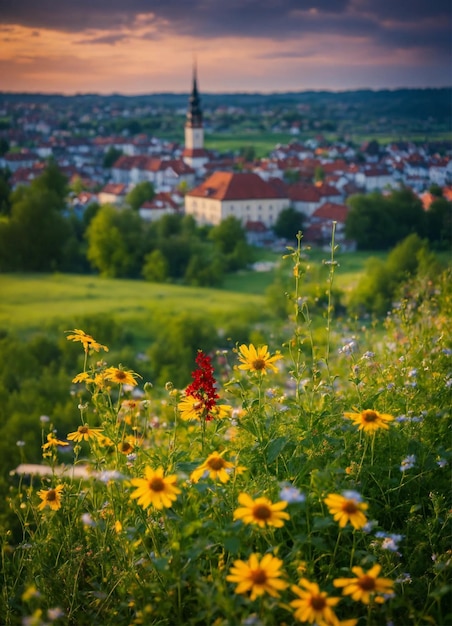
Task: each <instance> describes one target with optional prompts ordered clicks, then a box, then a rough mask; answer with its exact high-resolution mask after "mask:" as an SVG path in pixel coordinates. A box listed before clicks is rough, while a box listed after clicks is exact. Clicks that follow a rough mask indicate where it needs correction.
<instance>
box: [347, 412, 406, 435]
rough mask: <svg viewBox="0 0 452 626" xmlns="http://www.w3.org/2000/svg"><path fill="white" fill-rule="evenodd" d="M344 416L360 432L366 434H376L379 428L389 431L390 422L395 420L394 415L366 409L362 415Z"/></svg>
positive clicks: (349, 414)
mask: <svg viewBox="0 0 452 626" xmlns="http://www.w3.org/2000/svg"><path fill="white" fill-rule="evenodd" d="M344 415H345V417H347V418H348V419H350V420H352V422H353V423H354V424H355V425H356V426H358V430H363V431H364V432H365V433H374V432H375V431H376V430H378V429H379V428H385V429H386V430H389V426H388V422H392V421H393V419H394V417H393V416H392V415H388V414H387V413H379V412H378V411H373V410H372V409H365V410H364V411H361V413H344Z"/></svg>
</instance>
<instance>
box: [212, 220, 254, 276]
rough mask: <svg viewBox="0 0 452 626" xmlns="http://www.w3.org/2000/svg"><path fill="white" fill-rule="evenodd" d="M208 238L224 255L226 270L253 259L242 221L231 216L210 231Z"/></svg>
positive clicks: (244, 265)
mask: <svg viewBox="0 0 452 626" xmlns="http://www.w3.org/2000/svg"><path fill="white" fill-rule="evenodd" d="M208 238H209V239H210V240H211V241H213V242H214V245H215V247H216V249H217V250H218V251H219V252H220V253H221V254H222V255H224V258H225V261H226V270H228V271H235V270H238V269H240V268H242V267H246V265H247V264H248V263H249V262H250V260H251V256H252V254H251V248H250V247H249V246H248V244H247V241H246V233H245V230H244V228H243V226H242V224H241V222H240V221H239V220H238V219H237V218H235V217H234V216H232V215H231V216H229V217H227V218H226V219H225V220H223V221H222V222H221V223H220V224H218V225H217V226H214V227H213V228H212V230H211V231H210V232H209V235H208Z"/></svg>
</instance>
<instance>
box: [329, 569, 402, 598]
mask: <svg viewBox="0 0 452 626" xmlns="http://www.w3.org/2000/svg"><path fill="white" fill-rule="evenodd" d="M380 571H381V565H374V566H373V567H372V568H371V569H370V570H369V571H368V572H365V571H364V570H363V569H362V567H352V572H353V573H354V574H356V578H336V580H334V581H333V584H334V586H335V587H343V589H342V593H343V594H344V595H345V596H351V597H352V599H353V600H356V602H363V603H364V604H369V603H370V601H371V600H372V599H374V600H375V602H379V603H380V604H381V603H383V602H384V601H385V600H386V597H385V596H392V595H393V594H394V592H393V587H394V582H393V581H392V580H390V579H389V578H378V574H379V573H380Z"/></svg>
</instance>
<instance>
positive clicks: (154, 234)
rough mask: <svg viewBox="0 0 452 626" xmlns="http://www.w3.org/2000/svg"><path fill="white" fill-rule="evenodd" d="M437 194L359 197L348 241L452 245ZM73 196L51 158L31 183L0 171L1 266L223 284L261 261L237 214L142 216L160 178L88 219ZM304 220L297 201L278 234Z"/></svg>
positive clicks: (451, 225) (94, 207)
mask: <svg viewBox="0 0 452 626" xmlns="http://www.w3.org/2000/svg"><path fill="white" fill-rule="evenodd" d="M431 191H432V193H433V195H434V200H433V202H432V203H431V205H430V207H429V209H428V210H427V211H426V210H424V208H423V206H422V203H421V201H420V199H419V198H418V197H417V196H416V195H415V194H414V193H413V192H412V191H411V190H410V189H400V190H396V191H392V192H391V193H389V194H383V193H380V192H373V193H370V194H366V195H364V194H358V195H355V196H352V197H351V198H350V199H349V205H350V211H349V214H348V217H347V222H346V235H347V237H348V238H349V239H351V240H354V241H355V242H356V244H357V247H358V249H359V250H390V249H391V248H393V247H394V246H395V245H396V244H397V243H399V242H400V241H402V240H403V239H404V238H405V237H407V236H408V235H410V234H416V235H418V236H419V237H420V238H421V239H423V240H424V239H425V240H426V241H428V242H429V245H430V247H431V248H432V249H438V250H447V249H450V247H451V245H452V203H451V202H449V201H448V200H446V199H445V198H444V197H442V195H441V194H442V192H441V189H440V188H439V187H435V186H434V187H432V189H431ZM68 192H69V187H68V182H67V179H66V177H65V176H64V175H63V174H62V173H61V171H60V170H59V168H58V166H57V165H56V164H55V163H54V162H52V161H50V162H49V163H48V166H47V168H46V169H45V170H44V172H43V173H42V175H41V176H39V177H38V178H36V179H35V180H33V181H32V182H31V184H30V185H29V186H19V187H18V188H17V189H15V190H14V191H13V192H11V190H10V187H9V183H8V175H7V173H5V172H3V173H2V174H0V271H3V272H8V271H29V272H34V271H38V272H49V271H61V272H75V273H87V272H92V271H95V272H99V273H100V274H102V275H104V276H109V277H113V278H144V279H145V280H149V281H154V282H171V281H173V282H174V281H176V282H179V283H183V284H190V285H197V286H219V285H221V283H222V281H223V279H224V276H225V274H226V273H228V272H234V271H237V270H239V269H242V268H245V267H246V266H247V265H249V264H250V262H251V261H252V260H253V250H252V248H251V247H250V246H249V245H248V244H247V239H246V233H245V230H244V228H243V226H242V225H241V223H240V222H239V221H238V220H236V219H235V218H234V217H229V218H227V219H226V220H224V221H223V222H222V223H221V224H219V225H217V226H201V227H200V226H197V225H196V222H195V220H194V219H193V217H191V216H189V215H182V214H168V215H164V216H163V217H162V218H160V219H159V220H157V221H155V222H146V221H144V220H142V219H141V218H140V216H139V213H138V209H139V207H140V206H141V205H142V204H143V202H144V201H146V200H150V199H152V197H153V196H154V189H153V186H152V185H151V183H147V182H144V183H140V184H138V185H136V186H135V187H134V189H132V191H131V192H130V193H129V194H128V196H127V197H126V203H125V206H124V208H121V209H118V208H117V207H114V206H111V205H108V204H106V205H102V206H99V205H98V204H97V203H93V204H91V205H90V206H88V207H87V208H86V209H85V211H84V213H83V215H82V216H81V217H79V216H77V215H76V214H75V213H74V211H73V209H71V208H70V206H68V202H67V199H68ZM303 226H304V219H303V215H302V214H301V213H300V212H298V211H296V210H295V209H293V208H291V207H288V208H286V209H284V210H283V211H282V212H281V213H280V215H279V216H278V219H277V221H276V223H275V225H274V229H273V230H274V232H275V234H276V235H277V236H278V237H283V238H287V239H292V238H293V235H294V233H296V232H298V231H299V230H303Z"/></svg>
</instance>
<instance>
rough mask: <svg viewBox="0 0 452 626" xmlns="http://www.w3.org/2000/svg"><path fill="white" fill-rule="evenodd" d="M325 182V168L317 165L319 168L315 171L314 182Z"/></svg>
mask: <svg viewBox="0 0 452 626" xmlns="http://www.w3.org/2000/svg"><path fill="white" fill-rule="evenodd" d="M324 180H325V170H324V169H323V167H322V166H321V165H317V167H316V168H315V170H314V181H315V182H316V183H317V182H322V181H324Z"/></svg>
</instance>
